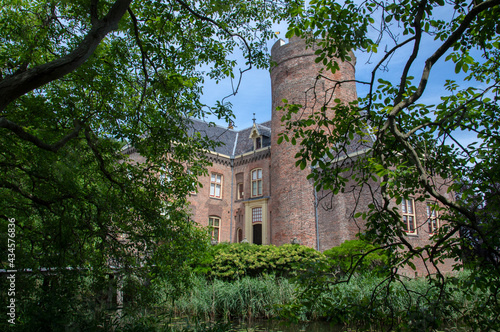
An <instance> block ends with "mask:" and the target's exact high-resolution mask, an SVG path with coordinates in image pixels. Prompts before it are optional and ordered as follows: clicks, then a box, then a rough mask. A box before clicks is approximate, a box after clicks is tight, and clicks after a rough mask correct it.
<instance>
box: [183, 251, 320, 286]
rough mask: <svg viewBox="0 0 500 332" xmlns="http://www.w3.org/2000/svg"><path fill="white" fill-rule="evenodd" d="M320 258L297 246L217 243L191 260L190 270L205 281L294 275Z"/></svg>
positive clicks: (313, 252) (312, 252)
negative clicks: (270, 275) (206, 279)
mask: <svg viewBox="0 0 500 332" xmlns="http://www.w3.org/2000/svg"><path fill="white" fill-rule="evenodd" d="M320 260H324V256H323V255H322V254H321V253H320V252H318V251H316V250H314V249H312V248H308V247H306V246H302V245H297V244H284V245H282V246H279V247H276V246H274V245H253V244H249V243H231V244H230V243H221V244H218V245H216V246H213V247H212V248H211V250H210V251H208V252H207V253H206V254H205V256H202V257H200V259H198V260H195V261H193V263H192V265H193V267H194V271H195V272H197V273H201V274H203V275H206V276H207V277H209V278H219V279H224V280H234V279H238V278H241V277H244V276H248V277H257V276H260V275H263V274H273V275H276V276H294V275H297V274H300V273H301V272H303V271H304V269H305V268H306V267H307V266H310V265H311V264H313V263H314V262H317V261H320Z"/></svg>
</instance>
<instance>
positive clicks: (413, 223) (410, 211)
mask: <svg viewBox="0 0 500 332" xmlns="http://www.w3.org/2000/svg"><path fill="white" fill-rule="evenodd" d="M401 214H402V219H403V223H404V231H405V232H406V233H407V234H409V235H417V218H416V214H415V200H414V199H413V198H403V200H402V201H401Z"/></svg>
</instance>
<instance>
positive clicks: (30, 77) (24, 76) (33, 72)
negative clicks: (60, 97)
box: [0, 0, 132, 111]
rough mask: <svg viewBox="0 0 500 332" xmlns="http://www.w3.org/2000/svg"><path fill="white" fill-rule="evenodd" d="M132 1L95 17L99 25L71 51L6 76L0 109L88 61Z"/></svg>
mask: <svg viewBox="0 0 500 332" xmlns="http://www.w3.org/2000/svg"><path fill="white" fill-rule="evenodd" d="M131 2H132V0H116V1H115V3H114V4H113V6H112V7H111V9H110V10H109V12H108V14H107V15H106V16H105V17H104V18H103V19H102V20H94V19H93V20H94V21H95V22H96V24H95V25H93V26H92V29H90V31H89V32H88V33H87V35H86V36H85V38H84V39H83V41H82V42H81V43H80V44H79V45H78V46H77V47H76V48H75V49H74V50H73V51H72V52H71V53H70V54H68V55H65V56H63V57H60V58H59V59H56V60H54V61H51V62H48V63H45V64H42V65H40V66H37V67H34V68H31V69H29V70H27V71H25V72H22V73H19V74H15V75H13V76H10V77H7V78H5V79H3V80H2V81H1V82H0V111H3V110H4V109H5V108H6V107H7V106H8V105H9V104H10V103H11V102H13V101H14V100H16V99H17V98H19V97H20V96H23V95H24V94H26V93H28V92H30V91H32V90H34V89H36V88H39V87H41V86H43V85H45V84H47V83H49V82H52V81H54V80H57V79H59V78H61V77H63V76H64V75H67V74H69V73H71V72H72V71H74V70H75V69H77V68H78V67H80V66H81V65H82V64H83V63H85V61H87V59H88V58H89V57H90V56H91V55H92V54H93V53H94V51H95V49H96V48H97V46H98V45H99V44H100V43H101V41H102V40H103V39H104V37H105V36H106V35H107V34H108V33H109V32H111V31H113V30H115V29H116V28H117V27H118V22H119V21H120V19H121V18H122V17H123V15H125V13H126V11H127V9H128V7H129V5H130V3H131Z"/></svg>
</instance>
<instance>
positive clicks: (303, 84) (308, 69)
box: [269, 37, 356, 249]
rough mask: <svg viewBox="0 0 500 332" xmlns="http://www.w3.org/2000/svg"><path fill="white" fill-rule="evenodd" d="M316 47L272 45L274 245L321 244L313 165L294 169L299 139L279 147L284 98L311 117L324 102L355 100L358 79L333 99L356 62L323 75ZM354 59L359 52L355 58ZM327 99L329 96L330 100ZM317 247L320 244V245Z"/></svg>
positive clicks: (298, 41)
mask: <svg viewBox="0 0 500 332" xmlns="http://www.w3.org/2000/svg"><path fill="white" fill-rule="evenodd" d="M314 51H315V49H314V48H308V49H306V45H305V42H304V40H303V39H300V38H297V37H293V38H291V39H290V41H289V43H285V42H284V41H283V40H279V41H277V42H276V43H275V44H274V46H273V47H272V49H271V57H272V60H273V61H274V62H275V63H276V65H275V67H273V68H272V69H271V86H272V118H271V122H272V124H271V170H270V176H271V199H270V202H269V203H270V212H271V215H270V217H271V218H270V219H271V220H270V221H271V225H270V231H271V239H272V243H273V244H275V245H281V244H285V243H290V242H291V241H292V240H293V239H294V238H296V239H297V240H298V241H299V242H300V244H303V245H306V246H309V247H312V248H316V246H317V245H316V243H317V242H316V240H317V234H316V223H317V222H319V223H321V220H318V221H317V220H316V209H315V195H314V187H313V185H312V183H311V182H310V181H309V180H307V179H306V176H307V175H308V174H309V173H310V172H311V170H310V167H306V168H305V169H304V170H300V168H298V167H295V154H296V153H297V152H298V151H299V149H300V146H299V142H298V143H297V145H295V146H293V145H292V144H291V143H288V142H286V141H283V143H282V144H280V145H278V144H277V140H278V134H279V133H282V132H283V131H284V127H283V124H282V123H281V116H282V115H283V114H284V112H281V111H280V112H278V111H276V108H277V107H278V106H282V105H283V102H282V100H283V99H287V100H288V102H289V103H294V104H301V105H303V106H304V109H303V110H301V111H299V114H298V115H297V116H301V115H302V116H307V115H308V114H311V112H315V111H318V110H319V109H320V108H321V107H322V106H323V105H324V103H325V100H331V101H332V103H333V100H334V99H335V98H339V99H340V100H342V101H345V102H349V101H352V100H354V99H356V85H355V83H354V82H348V83H342V84H341V85H340V86H337V87H336V89H335V92H334V94H333V98H330V97H331V94H332V91H333V87H334V85H335V83H334V82H339V81H346V80H354V74H355V71H354V63H355V62H354V60H353V61H352V63H349V62H344V63H339V66H340V70H338V71H337V72H336V73H335V74H332V73H331V72H330V71H326V70H325V71H324V72H323V73H322V75H323V76H326V77H328V79H324V78H319V79H317V78H318V73H319V71H320V70H321V69H322V68H324V66H323V64H322V63H319V64H318V63H315V61H314V60H315V59H316V55H315V54H314ZM352 58H353V59H354V56H352ZM326 98H328V99H326ZM316 249H318V248H316Z"/></svg>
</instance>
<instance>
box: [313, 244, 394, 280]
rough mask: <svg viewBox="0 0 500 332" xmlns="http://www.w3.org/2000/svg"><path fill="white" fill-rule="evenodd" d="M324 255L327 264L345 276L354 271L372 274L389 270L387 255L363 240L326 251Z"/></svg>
mask: <svg viewBox="0 0 500 332" xmlns="http://www.w3.org/2000/svg"><path fill="white" fill-rule="evenodd" d="M323 254H324V255H325V256H326V258H327V264H328V266H330V267H333V268H335V269H336V270H337V271H338V272H339V273H341V274H343V275H345V274H347V273H349V272H351V271H353V270H355V271H359V272H360V273H366V272H368V273H370V272H372V271H374V270H377V271H380V270H383V269H387V264H388V261H389V260H388V257H387V254H386V253H385V252H383V251H381V250H379V249H377V248H376V247H375V246H374V245H372V244H370V243H368V242H366V241H363V240H348V241H345V242H344V243H342V244H341V245H340V246H338V247H333V248H331V249H328V250H326V251H325V252H323Z"/></svg>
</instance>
